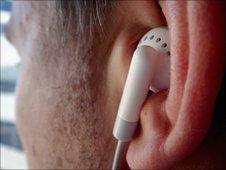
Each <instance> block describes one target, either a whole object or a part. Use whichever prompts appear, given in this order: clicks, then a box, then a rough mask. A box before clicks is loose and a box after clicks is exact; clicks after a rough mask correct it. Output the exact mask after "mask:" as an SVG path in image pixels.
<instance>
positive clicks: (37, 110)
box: [7, 1, 226, 169]
mask: <svg viewBox="0 0 226 170" xmlns="http://www.w3.org/2000/svg"><path fill="white" fill-rule="evenodd" d="M13 3H14V6H13V11H12V18H11V20H10V23H9V27H8V28H7V35H8V38H9V39H10V41H11V42H12V43H13V44H14V45H15V47H16V48H17V49H18V52H19V54H20V56H21V68H20V77H19V81H18V87H17V123H18V129H19V132H20V135H21V138H22V142H23V146H24V149H25V151H26V154H27V158H28V163H29V166H30V167H31V168H81V169H84V168H93V169H96V168H110V166H111V162H112V158H113V153H114V149H115V143H114V139H113V137H112V127H113V123H114V120H115V117H116V113H117V108H118V105H119V101H120V97H121V94H122V90H123V86H124V83H125V79H126V75H127V72H128V68H129V64H130V61H131V56H132V54H133V52H134V49H135V47H136V45H137V42H138V40H139V38H140V37H142V36H143V34H144V33H146V32H147V31H148V30H150V29H151V28H155V27H158V26H161V25H167V26H168V27H169V33H170V41H171V42H170V44H171V78H170V79H171V80H170V81H171V85H170V88H169V89H168V90H167V91H162V92H160V93H158V94H154V95H152V96H151V97H149V98H148V99H147V101H146V103H144V105H143V107H142V110H141V119H140V128H139V129H138V131H137V134H136V136H135V137H134V139H133V140H132V142H131V143H130V146H129V149H128V153H127V161H128V164H129V166H130V167H131V168H135V169H148V168H151V169H156V168H169V167H171V166H178V167H181V166H184V167H189V166H200V167H201V166H205V167H206V166H209V165H212V164H214V163H216V164H217V165H219V166H223V165H222V164H223V162H222V161H223V160H224V158H225V155H223V154H224V152H222V151H225V148H223V146H224V145H223V144H224V143H223V142H222V141H221V140H219V139H220V137H222V135H221V134H223V133H222V132H221V133H220V134H218V135H217V137H215V139H216V140H213V139H212V137H211V134H210V133H209V132H207V131H208V127H209V124H210V122H211V121H212V115H213V117H214V114H215V113H214V114H213V108H214V106H215V102H216V98H217V96H218V91H219V89H220V85H221V79H222V77H223V72H224V69H225V54H226V52H225V49H224V45H225V42H226V41H225V39H224V38H223V37H225V28H226V24H225V21H224V20H225V16H226V14H225V8H226V5H225V3H223V2H190V1H188V2H175V1H169V2H168V1H162V2H160V5H159V2H155V1H131V2H129V1H125V2H124V1H116V2H108V1H98V2H97V1H42V2H36V1H24V2H19V1H18V2H13ZM160 7H161V8H160ZM219 11H220V12H219ZM218 112H220V111H218ZM217 122H219V120H218V121H217ZM217 127H221V125H219V126H217ZM216 129H217V128H216ZM204 137H206V138H207V139H205V140H204V143H203V144H201V142H202V140H203V138H204ZM223 137H224V139H225V136H223ZM217 153H218V155H219V156H218V157H216V156H215V155H216V154H217ZM191 154H192V157H191V156H190V157H189V155H191ZM206 160H208V163H209V164H208V165H204V162H205V161H206Z"/></svg>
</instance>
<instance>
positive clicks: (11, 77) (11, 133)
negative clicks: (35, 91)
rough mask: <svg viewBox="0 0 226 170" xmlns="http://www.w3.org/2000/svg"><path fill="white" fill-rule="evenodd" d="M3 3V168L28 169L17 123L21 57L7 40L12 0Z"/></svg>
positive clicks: (1, 141) (0, 141)
mask: <svg viewBox="0 0 226 170" xmlns="http://www.w3.org/2000/svg"><path fill="white" fill-rule="evenodd" d="M0 3H1V8H0V12H1V126H0V128H1V138H0V144H1V162H0V167H1V169H27V165H26V159H25V155H24V152H23V148H22V146H21V142H20V139H19V136H18V133H17V129H16V125H15V86H16V81H17V77H18V65H19V62H20V59H19V57H18V54H17V51H16V50H15V48H14V47H13V46H12V45H11V44H10V43H9V42H8V41H7V40H6V38H5V35H4V26H5V25H6V24H7V22H8V21H9V18H10V13H11V7H12V4H11V1H10V0H0Z"/></svg>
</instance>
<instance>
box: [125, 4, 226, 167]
mask: <svg viewBox="0 0 226 170" xmlns="http://www.w3.org/2000/svg"><path fill="white" fill-rule="evenodd" d="M162 9H163V14H164V16H165V17H166V21H167V25H168V27H169V34H170V44H171V69H170V73H171V77H170V88H169V89H168V90H165V91H161V92H159V93H157V94H153V95H152V96H151V97H149V98H147V100H146V101H145V103H144V105H143V107H142V109H141V116H140V129H139V131H138V132H137V134H136V136H135V137H134V139H133V140H132V141H131V143H130V145H129V149H128V153H127V161H128V164H129V166H130V168H132V169H165V168H170V167H172V166H174V165H175V164H177V163H178V162H181V161H182V160H184V159H185V158H186V157H187V156H189V155H190V154H191V153H193V152H194V151H195V150H197V148H198V146H199V145H200V143H201V142H202V140H203V138H204V137H205V136H206V134H207V131H208V127H209V124H210V122H211V117H212V112H213V108H214V104H215V100H216V97H217V94H218V90H219V87H220V82H221V79H222V76H223V72H224V69H225V58H224V56H225V54H226V51H225V48H224V45H225V44H226V41H225V28H226V24H225V21H224V18H225V16H226V14H225V11H224V9H223V7H222V5H221V4H220V3H217V2H216V3H214V2H208V3H206V2H193V1H191V2H190V1H188V2H185V1H183V2H174V1H166V2H162ZM219 11H221V12H220V13H219ZM222 15H223V16H222ZM200 19H201V20H200Z"/></svg>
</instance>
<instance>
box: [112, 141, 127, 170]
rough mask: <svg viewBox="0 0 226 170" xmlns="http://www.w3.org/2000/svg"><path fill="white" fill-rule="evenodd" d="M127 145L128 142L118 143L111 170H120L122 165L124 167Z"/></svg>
mask: <svg viewBox="0 0 226 170" xmlns="http://www.w3.org/2000/svg"><path fill="white" fill-rule="evenodd" d="M128 143H129V142H122V141H120V140H119V141H118V143H117V146H116V150H115V155H114V159H113V164H112V170H119V169H122V168H123V165H125V163H126V152H127V149H128Z"/></svg>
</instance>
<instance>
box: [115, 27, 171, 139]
mask: <svg viewBox="0 0 226 170" xmlns="http://www.w3.org/2000/svg"><path fill="white" fill-rule="evenodd" d="M169 46H170V44H169V36H168V30H167V28H166V27H159V28H154V29H152V30H150V31H149V32H147V33H146V34H145V35H144V36H143V37H142V39H141V40H140V42H139V44H138V46H137V49H136V50H135V52H134V54H133V58H132V61H131V65H130V68H129V72H128V75H127V79H126V83H125V87H124V90H123V94H122V98H121V102H120V105H119V109H118V114H117V118H116V122H115V125H114V129H113V135H114V136H115V138H116V139H118V140H120V141H122V142H127V141H129V140H131V138H132V137H133V134H134V131H135V129H136V126H137V122H138V120H139V113H140V109H141V106H142V104H143V103H144V101H145V99H146V97H147V94H148V90H149V89H150V90H151V91H153V92H158V91H159V90H162V89H167V88H169V80H170V79H169V78H170V72H169V67H170V51H169V49H170V48H169ZM153 50H156V51H157V53H156V54H158V55H151V54H153V52H152V51H153Z"/></svg>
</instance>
